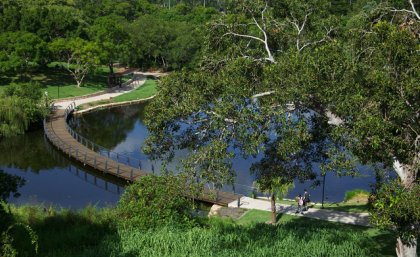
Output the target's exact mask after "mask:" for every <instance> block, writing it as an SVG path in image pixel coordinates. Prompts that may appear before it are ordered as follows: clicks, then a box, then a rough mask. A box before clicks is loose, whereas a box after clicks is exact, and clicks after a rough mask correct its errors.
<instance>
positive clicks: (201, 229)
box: [11, 206, 394, 257]
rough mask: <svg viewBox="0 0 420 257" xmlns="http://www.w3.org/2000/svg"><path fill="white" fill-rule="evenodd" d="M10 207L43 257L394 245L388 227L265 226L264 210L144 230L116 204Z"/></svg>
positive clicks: (336, 251) (348, 251)
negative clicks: (128, 222)
mask: <svg viewBox="0 0 420 257" xmlns="http://www.w3.org/2000/svg"><path fill="white" fill-rule="evenodd" d="M11 210H12V213H13V216H14V218H15V219H16V220H18V221H19V222H21V223H24V224H28V225H30V226H31V227H32V229H33V230H34V231H35V232H36V233H37V235H38V245H39V256H46V257H52V256H57V257H58V256H60V257H67V256H69V257H70V256H86V257H90V256H92V257H93V256H95V257H101V256H127V255H133V256H140V255H141V256H143V255H147V256H148V255H151V256H185V255H189V256H232V255H234V256H268V255H279V254H280V256H290V255H296V256H314V255H322V256H393V254H392V253H393V248H394V247H393V244H392V237H393V235H392V234H390V233H388V232H380V233H379V232H378V231H377V230H375V229H372V228H365V227H357V226H351V225H344V224H339V223H332V222H325V221H319V220H313V219H308V218H304V217H302V218H300V217H293V216H289V215H282V216H281V217H280V218H279V222H280V224H281V225H278V226H273V225H266V224H264V223H263V222H265V221H266V220H268V219H269V214H270V213H269V212H264V211H250V212H249V215H250V216H252V217H255V218H257V217H260V218H261V219H260V221H261V223H262V224H261V223H259V224H256V223H255V222H252V221H251V222H242V221H239V223H240V224H241V225H237V224H235V223H233V222H231V221H226V220H225V221H224V220H219V219H210V220H203V221H202V226H194V227H176V226H164V227H160V228H155V229H151V230H144V229H140V228H135V227H129V228H121V227H119V228H117V226H115V224H116V223H117V221H118V219H120V218H121V217H119V215H118V214H117V213H115V212H114V211H115V210H113V209H96V208H95V207H92V206H90V207H86V208H83V209H82V210H79V211H71V210H65V209H61V210H58V209H54V208H51V207H46V208H42V207H41V206H21V207H15V206H11ZM264 214H266V215H265V217H266V218H267V219H265V220H264ZM243 219H244V220H246V219H247V217H246V216H244V217H243ZM241 220H242V219H241ZM248 220H249V219H248ZM18 239H19V238H16V240H15V242H16V243H17V242H18V241H17V240H18ZM390 241H391V243H390ZM302 245H305V247H302ZM296 249H299V251H297V250H296ZM300 249H302V250H300ZM18 250H19V249H18Z"/></svg>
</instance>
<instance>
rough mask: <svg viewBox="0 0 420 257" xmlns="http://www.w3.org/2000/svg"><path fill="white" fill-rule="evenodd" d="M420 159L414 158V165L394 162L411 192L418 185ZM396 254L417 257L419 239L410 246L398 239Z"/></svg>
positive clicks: (400, 256) (405, 185)
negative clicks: (415, 184) (417, 176)
mask: <svg viewBox="0 0 420 257" xmlns="http://www.w3.org/2000/svg"><path fill="white" fill-rule="evenodd" d="M419 162H420V158H419V157H418V156H416V157H415V158H414V162H413V163H414V164H413V165H407V164H401V163H400V162H399V161H398V160H397V159H395V160H394V169H395V172H397V174H398V176H399V177H400V179H401V182H402V184H403V185H404V187H405V188H406V189H407V190H409V189H410V188H411V187H412V186H413V185H414V183H416V175H417V171H418V168H416V166H417V164H418V163H419ZM396 252H397V256H398V257H417V239H416V240H413V241H412V242H411V244H410V245H408V244H404V243H403V241H402V240H401V238H400V237H398V238H397V247H396Z"/></svg>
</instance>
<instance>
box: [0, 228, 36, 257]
mask: <svg viewBox="0 0 420 257" xmlns="http://www.w3.org/2000/svg"><path fill="white" fill-rule="evenodd" d="M19 228H22V229H23V230H24V231H25V232H26V233H27V235H28V237H29V240H30V242H29V244H30V246H29V249H22V248H23V247H17V246H16V244H22V241H20V242H15V238H14V235H13V234H14V232H15V231H16V230H18V229H19ZM15 233H16V232H15ZM20 240H22V239H20ZM0 246H1V248H0V256H2V257H16V256H31V255H37V253H38V236H37V234H36V233H35V231H33V230H32V228H31V227H30V226H28V225H26V224H23V223H14V224H13V225H11V226H9V228H8V229H7V230H6V231H4V232H3V233H2V234H1V235H0Z"/></svg>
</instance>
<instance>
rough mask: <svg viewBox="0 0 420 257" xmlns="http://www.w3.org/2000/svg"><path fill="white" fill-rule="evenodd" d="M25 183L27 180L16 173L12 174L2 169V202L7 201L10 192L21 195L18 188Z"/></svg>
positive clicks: (0, 192)
mask: <svg viewBox="0 0 420 257" xmlns="http://www.w3.org/2000/svg"><path fill="white" fill-rule="evenodd" d="M24 184H25V180H24V179H23V178H21V177H19V176H16V175H10V174H7V173H4V172H3V171H2V170H0V202H3V201H6V200H7V198H9V196H10V194H13V197H19V193H18V191H17V190H18V188H19V187H21V186H23V185H24Z"/></svg>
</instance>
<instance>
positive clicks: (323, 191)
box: [321, 172, 327, 209]
mask: <svg viewBox="0 0 420 257" xmlns="http://www.w3.org/2000/svg"><path fill="white" fill-rule="evenodd" d="M326 175H327V173H326V172H323V174H322V177H323V179H322V202H321V209H324V193H325V177H326Z"/></svg>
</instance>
